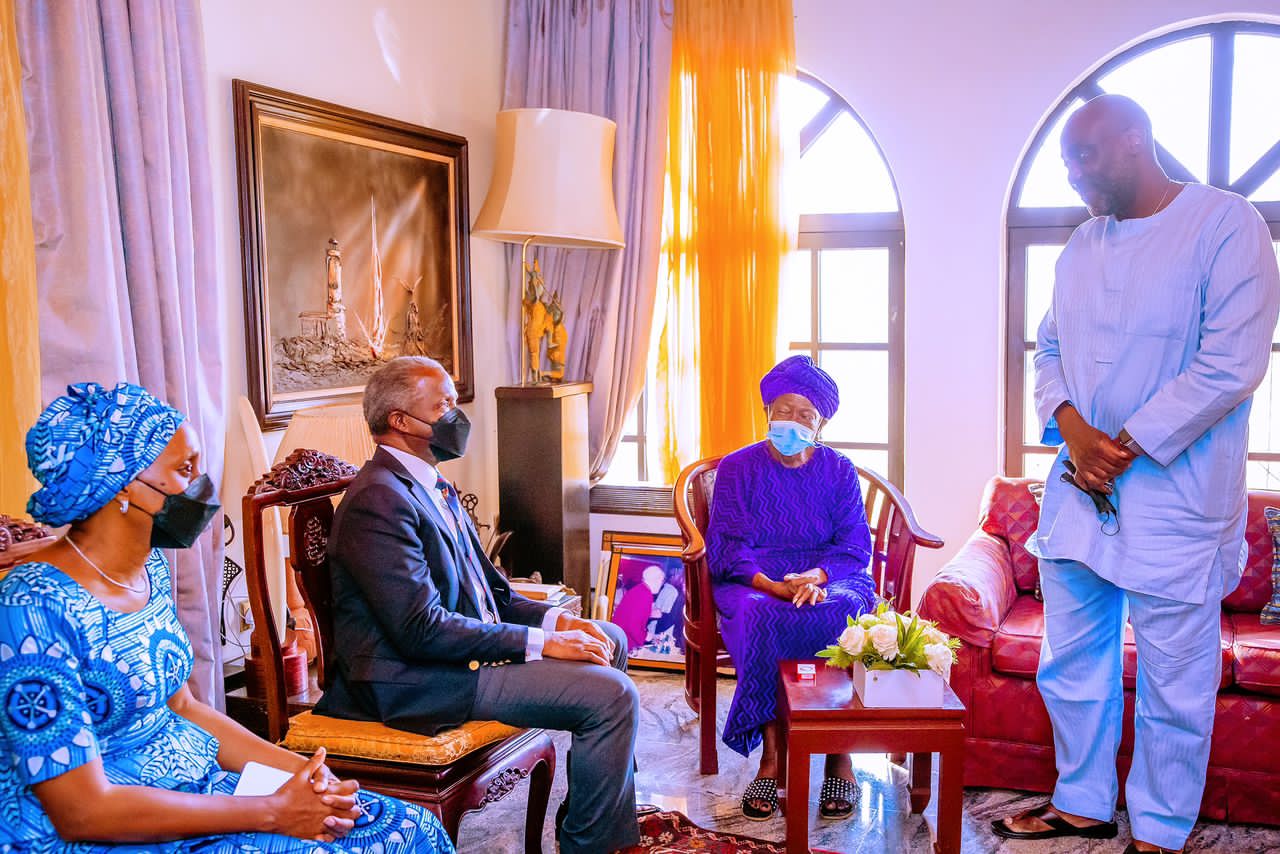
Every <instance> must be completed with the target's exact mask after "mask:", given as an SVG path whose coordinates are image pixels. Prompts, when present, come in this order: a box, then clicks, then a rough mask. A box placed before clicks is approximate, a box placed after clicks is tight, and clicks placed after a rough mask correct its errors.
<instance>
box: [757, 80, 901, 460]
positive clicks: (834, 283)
mask: <svg viewBox="0 0 1280 854" xmlns="http://www.w3.org/2000/svg"><path fill="white" fill-rule="evenodd" d="M787 106H788V111H789V112H790V114H791V118H790V121H791V122H793V126H794V127H795V128H796V132H797V133H798V135H799V140H800V160H799V164H798V166H797V168H796V172H795V176H794V178H793V179H792V180H793V184H792V185H791V187H790V188H789V189H791V190H792V192H793V193H794V199H795V202H796V204H797V206H798V208H799V211H800V233H799V240H798V247H797V250H796V253H795V257H794V258H792V259H791V261H790V263H789V264H788V265H787V268H786V274H785V276H784V279H783V284H782V293H781V298H780V300H779V311H778V356H779V358H782V357H785V356H788V355H792V354H795V353H807V354H809V355H810V356H812V357H813V360H814V361H815V362H817V363H818V364H819V365H821V366H822V368H823V369H824V370H826V371H827V372H828V373H830V374H831V376H832V377H834V378H835V381H836V383H837V384H838V385H839V386H840V394H841V397H842V399H843V400H844V405H842V406H841V407H840V411H839V412H837V413H836V415H835V417H834V418H832V419H831V423H829V424H828V425H827V426H826V427H825V428H824V429H823V431H822V433H823V440H824V442H825V443H826V444H828V445H830V446H832V447H833V448H838V449H839V450H841V451H843V452H844V453H846V454H848V455H849V456H850V457H851V458H852V459H853V461H854V462H855V463H856V464H858V465H862V466H865V467H867V468H869V469H872V470H874V471H877V472H879V473H880V474H883V475H886V476H887V477H888V478H889V479H890V480H892V481H893V482H895V483H897V484H899V485H901V484H902V479H903V453H902V435H903V388H902V385H903V355H902V352H903V351H902V346H903V345H902V333H903V311H902V307H903V248H904V246H903V239H904V237H903V234H904V233H903V226H902V211H901V209H900V207H899V205H898V191H897V188H896V187H895V186H894V183H893V177H892V176H891V175H890V173H889V167H888V165H887V164H886V163H885V159H884V155H883V154H882V153H881V152H880V148H879V146H878V145H876V141H875V139H874V138H873V137H872V136H871V133H870V131H868V130H867V127H866V125H864V124H863V123H862V119H860V118H859V117H858V114H857V113H855V112H854V111H853V108H852V107H850V106H849V102H848V101H846V100H845V99H844V98H841V97H840V96H839V95H837V94H836V93H835V91H833V90H832V89H831V88H830V87H828V86H827V85H825V84H824V83H822V82H821V81H819V80H818V79H817V78H815V77H812V76H810V75H807V74H804V73H801V74H800V75H799V77H798V79H797V80H795V81H794V82H793V83H792V84H791V92H790V94H789V97H788V100H787Z"/></svg>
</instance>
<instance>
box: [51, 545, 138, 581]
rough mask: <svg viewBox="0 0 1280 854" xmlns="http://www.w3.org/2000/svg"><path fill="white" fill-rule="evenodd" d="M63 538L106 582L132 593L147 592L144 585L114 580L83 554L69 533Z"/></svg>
mask: <svg viewBox="0 0 1280 854" xmlns="http://www.w3.org/2000/svg"><path fill="white" fill-rule="evenodd" d="M63 539H64V540H66V541H67V545H69V546H71V548H73V549H75V552H76V554H78V555H80V558H81V560H83V561H84V562H85V563H87V564H89V566H90V567H92V568H93V571H94V572H96V573H98V575H101V576H102V579H103V580H104V581H106V582H107V583H108V584H114V585H115V586H116V587H123V588H124V589H125V590H131V591H133V592H134V593H146V592H147V588H145V587H134V586H133V585H131V584H125V583H124V582H123V581H116V580H115V579H114V578H112V577H111V576H110V575H107V574H106V573H105V572H103V571H102V569H101V568H100V567H99V566H98V565H97V564H96V563H94V562H93V561H92V560H90V559H89V556H88V555H87V554H85V553H84V552H82V551H80V547H79V546H77V545H76V541H75V540H73V539H71V535H70V534H67V535H66V536H65V537H63Z"/></svg>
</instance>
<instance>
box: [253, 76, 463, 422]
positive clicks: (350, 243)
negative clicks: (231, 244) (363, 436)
mask: <svg viewBox="0 0 1280 854" xmlns="http://www.w3.org/2000/svg"><path fill="white" fill-rule="evenodd" d="M232 96H233V102H234V106H235V126H236V172H237V180H238V184H239V192H240V238H241V258H242V268H243V273H244V306H245V341H246V350H247V352H246V362H247V367H248V386H249V400H250V401H251V402H252V403H253V407H254V410H255V411H256V413H257V415H258V419H259V421H260V422H261V424H262V426H263V428H264V429H270V428H277V427H283V426H284V425H285V424H287V423H288V420H289V418H290V416H291V415H292V413H293V412H295V411H297V410H298V409H302V408H305V407H308V406H316V405H320V404H324V403H334V402H339V401H353V400H358V399H359V397H360V394H361V392H362V391H363V389H364V384H365V380H366V379H367V378H368V376H369V374H371V373H372V372H373V371H374V370H376V369H377V367H378V366H379V365H381V364H383V363H384V362H386V361H387V360H389V359H390V358H393V357H394V356H397V355H425V356H431V357H432V358H435V359H438V360H439V361H440V362H441V363H442V364H443V365H444V366H445V368H446V369H447V370H448V371H449V372H450V374H451V375H452V376H453V379H454V382H455V383H456V385H457V387H458V399H459V400H460V401H468V400H471V399H473V398H474V396H475V391H474V382H473V377H474V375H473V370H474V369H473V359H472V342H471V280H470V269H471V263H470V251H469V239H468V229H469V227H470V212H469V209H468V194H467V193H468V191H467V140H466V139H465V138H464V137H461V136H456V135H454V134H450V133H445V132H442V131H437V130H432V129H430V128H425V127H420V126H418V125H412V124H408V123H406V122H402V121H399V120H397V119H391V118H387V117H385V116H377V115H373V114H371V113H365V112H361V111H359V110H353V109H350V108H347V107H341V106H338V105H336V104H330V103H326V102H324V101H317V100H315V99H312V98H307V97H303V96H302V95H296V94H293V93H290V92H283V91H280V90H278V89H271V88H268V87H266V86H259V85H257V84H254V83H249V82H247V81H244V80H234V81H232Z"/></svg>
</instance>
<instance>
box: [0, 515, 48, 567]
mask: <svg viewBox="0 0 1280 854" xmlns="http://www.w3.org/2000/svg"><path fill="white" fill-rule="evenodd" d="M54 539H55V537H54V536H53V532H52V531H50V530H49V529H48V528H46V527H45V526H44V525H40V524H37V523H35V522H27V521H24V520H22V519H15V518H13V517H12V516H5V515H4V514H3V513H0V578H4V577H5V575H6V574H8V572H9V569H10V568H11V567H13V566H14V565H15V564H19V563H22V562H24V561H25V560H26V557H27V555H29V554H31V553H32V552H34V551H37V550H39V549H42V548H44V547H45V546H47V545H49V544H51V543H52V542H53V541H54Z"/></svg>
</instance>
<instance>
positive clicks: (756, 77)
mask: <svg viewBox="0 0 1280 854" xmlns="http://www.w3.org/2000/svg"><path fill="white" fill-rule="evenodd" d="M672 30H673V32H672V56H671V63H672V65H671V115H670V119H669V127H668V137H667V147H668V150H667V172H668V179H669V185H668V192H669V194H670V196H669V198H668V203H667V214H668V219H667V223H666V224H667V231H666V241H665V249H666V251H665V253H664V254H665V258H664V261H665V273H666V283H665V284H666V288H667V289H668V294H667V300H666V303H665V304H666V306H667V314H666V318H665V323H664V324H663V325H662V327H661V329H660V333H659V336H658V341H657V345H658V360H657V361H658V377H657V380H658V386H659V388H658V390H657V393H656V394H655V403H656V404H657V405H658V411H659V412H663V413H665V417H666V419H667V425H666V427H667V429H666V431H665V440H664V442H663V445H662V448H661V452H660V455H661V457H662V467H663V470H664V471H663V473H664V475H665V476H666V478H667V482H668V483H671V482H673V481H674V480H675V476H676V474H678V473H679V470H680V468H681V467H683V466H684V465H686V464H688V463H689V462H691V461H693V460H694V459H697V458H698V457H700V456H709V455H712V454H722V453H726V452H728V451H732V450H734V449H735V448H738V447H741V446H742V445H746V444H749V443H751V442H754V441H757V440H758V439H759V438H760V437H761V435H762V433H763V428H764V415H763V409H762V407H761V404H760V399H759V394H758V392H757V388H758V383H759V381H760V377H761V375H762V374H764V373H765V371H767V370H768V369H769V368H770V367H772V366H773V363H774V357H775V355H776V350H775V344H776V341H775V338H776V333H777V325H778V290H779V279H780V276H781V268H782V263H783V259H784V258H785V257H786V254H787V253H788V251H789V250H790V249H791V248H792V247H793V246H794V242H795V229H794V224H793V222H792V221H791V220H790V218H789V217H788V216H787V215H786V214H785V212H784V205H783V190H782V176H783V170H784V164H785V163H786V162H787V160H788V159H789V157H790V156H791V152H790V148H791V144H790V143H789V142H788V141H787V140H785V139H784V136H783V133H782V121H781V100H782V86H783V81H784V78H785V77H789V76H794V75H795V31H794V27H793V13H792V6H791V0H676V4H675V13H674V21H673V27H672ZM660 296H661V294H660ZM660 304H661V303H660Z"/></svg>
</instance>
